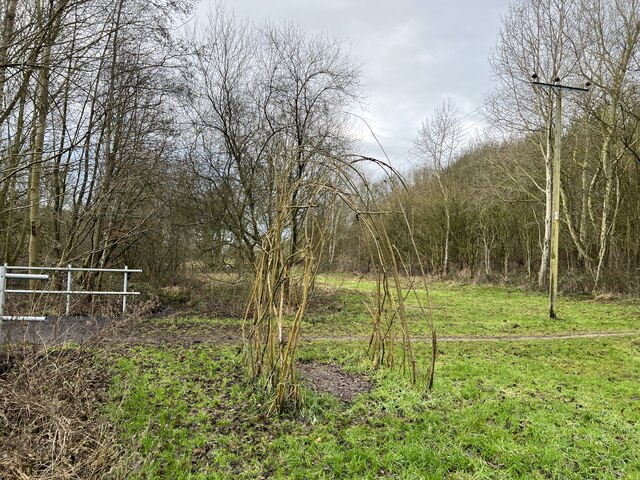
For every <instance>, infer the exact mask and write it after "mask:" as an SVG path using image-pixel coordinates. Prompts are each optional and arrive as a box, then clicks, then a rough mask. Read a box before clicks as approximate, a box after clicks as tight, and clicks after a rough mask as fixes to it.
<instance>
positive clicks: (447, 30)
mask: <svg viewBox="0 0 640 480" xmlns="http://www.w3.org/2000/svg"><path fill="white" fill-rule="evenodd" d="M208 3H210V4H213V3H214V1H213V0H203V3H202V4H201V5H200V12H205V11H206V10H207V8H208ZM508 3H509V2H508V0H474V1H473V2H471V1H469V0H449V1H448V2H442V1H436V0H422V1H420V0H393V1H391V0H375V1H371V0H369V1H366V0H323V1H321V2H312V1H310V0H270V1H268V2H263V1H258V0H233V2H231V3H228V6H229V8H232V9H233V10H234V11H235V13H236V15H238V16H239V17H241V18H249V19H250V20H252V21H255V22H258V23H259V22H263V21H265V20H271V21H275V22H278V21H282V20H286V21H294V22H296V23H299V24H300V25H301V26H302V27H303V28H305V29H307V30H309V31H310V32H312V33H321V32H322V33H326V34H328V35H330V36H333V37H337V38H340V39H342V40H344V41H345V48H346V49H347V50H348V51H350V53H351V55H352V56H353V58H354V61H356V62H357V63H360V64H362V65H363V75H364V78H363V84H364V93H365V95H366V96H367V99H366V107H365V108H364V109H359V110H357V111H356V112H355V113H357V114H358V115H360V116H362V117H363V118H364V119H365V120H366V121H367V122H368V123H369V125H370V126H371V128H372V129H373V130H374V132H375V133H376V136H377V137H378V139H379V140H380V142H381V143H382V144H383V146H384V147H385V150H386V151H387V153H388V154H389V157H391V159H392V161H394V162H396V163H397V164H398V165H400V164H404V165H409V164H410V163H411V158H410V155H409V154H408V151H409V150H410V149H411V146H412V143H413V139H414V138H415V136H416V134H417V130H418V128H419V126H420V124H421V122H422V120H424V118H426V117H427V116H428V115H430V114H431V113H432V112H433V110H434V109H435V107H436V106H437V105H438V104H440V103H441V102H442V101H443V100H445V99H446V98H447V97H451V98H453V99H454V101H455V102H456V104H457V106H458V110H459V112H460V114H461V115H467V114H469V112H473V111H474V109H477V107H479V106H481V104H482V102H483V97H484V94H485V93H486V92H487V91H488V90H489V87H490V84H491V72H490V68H489V63H488V57H489V54H490V50H491V48H492V47H493V46H494V45H495V42H496V38H497V34H498V30H499V28H500V15H501V13H503V12H506V9H507V7H508ZM478 119H479V116H478V114H473V115H469V116H468V117H467V118H466V119H465V128H467V130H468V131H473V130H475V129H477V128H478ZM354 131H355V132H357V135H358V136H359V137H360V138H361V141H362V146H363V147H362V148H363V153H364V154H367V155H374V156H378V157H381V156H382V155H381V152H380V149H379V147H378V146H377V145H376V142H375V140H374V139H373V138H372V137H371V135H370V133H369V131H368V128H366V126H363V127H358V126H357V122H356V126H354Z"/></svg>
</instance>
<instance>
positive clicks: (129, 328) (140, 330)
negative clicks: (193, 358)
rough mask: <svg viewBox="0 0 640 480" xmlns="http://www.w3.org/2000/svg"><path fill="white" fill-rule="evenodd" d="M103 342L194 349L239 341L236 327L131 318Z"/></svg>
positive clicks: (184, 321) (115, 326)
mask: <svg viewBox="0 0 640 480" xmlns="http://www.w3.org/2000/svg"><path fill="white" fill-rule="evenodd" d="M105 340H108V341H114V342H117V343H127V344H146V345H185V346H189V345H195V344H198V343H214V344H235V343H240V342H241V341H242V329H241V326H240V325H237V324H207V323H204V322H193V321H189V320H188V319H180V318H177V319H175V320H174V321H172V322H167V319H166V318H162V317H146V318H133V319H128V320H125V321H122V322H119V323H117V324H115V325H114V327H113V328H112V329H110V331H109V332H108V336H106V337H105Z"/></svg>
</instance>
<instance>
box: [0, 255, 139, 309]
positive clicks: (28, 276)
mask: <svg viewBox="0 0 640 480" xmlns="http://www.w3.org/2000/svg"><path fill="white" fill-rule="evenodd" d="M16 270H18V271H23V272H33V271H40V272H67V284H66V289H65V290H45V289H40V290H36V289H33V290H24V289H11V288H7V280H11V279H21V280H37V281H43V280H44V281H46V280H49V275H48V274H37V273H10V271H16ZM72 272H108V273H122V274H123V281H122V290H120V291H113V292H110V291H91V290H72V280H73V279H72V275H71V273H72ZM141 272H142V270H136V269H131V268H129V267H127V266H125V267H124V268H84V267H72V266H71V265H68V266H66V267H26V266H15V265H7V264H6V263H5V264H4V265H2V266H0V321H1V320H26V321H44V320H45V319H46V317H38V316H7V315H4V304H5V300H6V294H7V293H10V294H39V295H66V308H65V315H69V313H70V311H71V297H72V296H73V295H118V296H122V313H125V312H126V310H127V297H129V296H130V295H140V292H134V291H130V290H128V286H129V275H130V274H132V273H141Z"/></svg>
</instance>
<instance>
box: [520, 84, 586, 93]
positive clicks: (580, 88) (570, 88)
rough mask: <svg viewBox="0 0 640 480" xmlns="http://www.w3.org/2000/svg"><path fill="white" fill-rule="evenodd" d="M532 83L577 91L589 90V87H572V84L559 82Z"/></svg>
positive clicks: (535, 85)
mask: <svg viewBox="0 0 640 480" xmlns="http://www.w3.org/2000/svg"><path fill="white" fill-rule="evenodd" d="M531 85H533V86H534V87H548V88H558V89H560V90H573V91H577V92H588V91H589V89H588V88H584V87H572V86H570V85H561V84H559V83H546V82H531Z"/></svg>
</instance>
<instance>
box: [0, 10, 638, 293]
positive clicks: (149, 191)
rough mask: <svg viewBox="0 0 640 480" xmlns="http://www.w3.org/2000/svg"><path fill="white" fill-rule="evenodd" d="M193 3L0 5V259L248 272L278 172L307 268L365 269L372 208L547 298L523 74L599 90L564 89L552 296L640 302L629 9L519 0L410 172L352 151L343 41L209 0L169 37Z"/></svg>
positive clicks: (532, 127)
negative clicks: (209, 6) (482, 65)
mask: <svg viewBox="0 0 640 480" xmlns="http://www.w3.org/2000/svg"><path fill="white" fill-rule="evenodd" d="M192 7H193V4H192V3H191V2H189V1H179V2H176V1H157V2H141V1H135V0H117V1H116V0H108V1H107V0H104V1H103V0H92V1H86V0H52V1H44V0H40V1H36V2H26V1H22V0H4V1H3V2H2V3H1V4H0V8H1V15H2V16H1V20H2V21H1V24H2V40H1V44H0V108H1V112H0V122H1V123H0V126H1V127H0V128H1V132H0V231H1V235H2V241H1V242H0V259H2V261H3V262H6V263H8V264H12V265H13V264H18V265H21V264H29V265H67V264H69V263H71V264H74V265H79V266H85V267H89V266H90V267H106V266H122V265H125V264H129V265H135V266H136V267H138V268H142V269H143V270H144V276H145V279H146V280H147V281H148V282H149V283H151V284H152V285H155V286H159V285H166V284H169V283H171V282H175V281H177V279H178V278H179V276H180V273H181V272H185V271H187V270H188V268H187V267H189V266H193V265H195V264H197V265H203V266H204V267H206V268H208V269H213V270H216V269H248V270H251V269H252V268H253V266H255V265H256V264H257V263H258V259H259V252H260V251H261V248H262V245H263V242H264V239H265V235H266V234H267V232H268V231H269V229H270V227H271V226H272V225H273V224H274V222H277V221H279V220H278V212H277V211H275V209H274V205H276V204H277V201H276V197H277V196H278V187H277V182H278V179H277V178H275V177H276V176H282V175H285V176H286V177H287V181H288V182H293V183H296V187H295V188H293V189H292V190H291V192H289V193H288V195H289V194H290V196H291V198H289V199H288V200H287V202H288V203H289V207H288V212H287V214H286V215H285V217H286V218H283V219H281V220H282V221H283V222H284V224H283V225H282V232H283V238H282V241H283V242H284V243H286V244H287V245H288V247H287V248H289V249H290V252H291V253H292V254H294V255H293V257H296V254H295V253H296V252H297V251H299V250H300V248H299V245H300V242H301V241H302V240H301V238H302V235H303V233H302V231H303V229H304V227H303V224H304V221H303V217H306V216H309V220H311V217H313V222H314V224H315V225H316V228H317V229H318V237H317V238H322V242H321V243H322V248H321V251H319V253H318V258H317V262H315V263H316V264H317V268H319V269H321V270H324V271H350V272H367V271H369V270H371V268H372V267H371V262H370V256H369V253H368V252H369V250H368V247H367V245H368V240H367V235H366V232H363V228H362V225H361V224H360V222H359V219H360V218H362V216H363V213H364V214H367V213H369V212H374V211H375V212H379V215H378V216H379V218H378V219H377V220H376V221H377V222H382V223H385V224H386V225H387V226H388V227H390V228H389V231H392V232H394V236H393V238H392V239H391V240H392V242H393V244H394V248H395V249H397V251H398V252H400V253H402V254H403V255H404V256H405V257H406V260H405V261H406V264H407V268H408V269H409V270H410V271H416V270H417V269H418V268H419V264H420V263H422V264H423V265H424V268H425V270H426V272H427V273H428V274H430V275H442V276H445V277H446V276H454V277H456V278H464V279H473V280H478V279H479V280H487V281H490V282H491V281H503V280H509V279H515V280H516V281H517V282H520V283H521V284H529V285H531V286H533V287H534V288H535V287H536V286H539V287H541V288H543V287H544V286H545V284H546V283H547V281H548V257H549V242H550V228H551V227H550V225H551V211H550V195H551V173H552V172H551V163H552V158H553V150H554V141H555V139H554V131H555V128H554V125H553V123H554V121H553V118H554V116H553V112H554V108H555V99H554V95H553V92H551V91H545V90H544V89H540V88H533V87H532V85H531V75H532V73H537V75H539V76H540V78H542V79H544V80H545V81H546V80H548V81H552V80H553V79H556V78H557V79H561V81H562V83H564V84H567V85H578V86H582V85H584V84H585V82H589V83H590V85H591V86H590V88H589V91H588V92H587V93H580V94H567V95H566V96H565V101H564V109H563V116H562V138H561V156H562V182H561V198H562V208H561V219H560V221H561V222H560V223H561V231H560V271H561V279H560V288H561V289H564V290H566V291H578V292H591V291H595V292H603V291H619V292H629V293H637V292H638V289H639V288H640V285H639V283H638V282H639V278H640V275H639V268H640V240H639V239H640V194H639V192H640V190H639V189H638V184H639V183H640V154H639V150H638V148H639V143H638V142H639V140H640V132H639V131H638V125H639V122H638V118H639V117H638V116H639V115H640V113H639V111H638V95H640V93H639V92H640V90H639V88H640V78H639V77H638V72H639V71H640V70H639V66H640V65H639V49H638V41H639V35H640V23H639V22H638V16H639V14H640V8H639V5H638V4H637V2H635V1H631V2H621V1H607V2H589V1H587V0H572V1H568V2H567V1H562V2H561V1H536V0H526V1H519V2H514V3H513V4H512V6H511V8H510V10H509V12H508V14H506V15H505V17H504V19H503V27H502V30H501V33H500V35H499V37H498V38H497V40H496V47H495V49H494V51H493V52H492V54H491V58H490V62H491V65H492V68H493V71H494V73H495V82H494V84H493V85H491V86H488V89H487V95H486V102H485V105H484V108H483V110H484V114H485V116H486V122H487V128H486V134H484V135H481V136H479V137H478V138H475V139H471V140H469V139H468V138H464V135H463V129H462V120H461V116H460V114H459V113H458V112H457V111H456V107H455V105H454V104H453V103H452V102H451V101H444V102H443V104H442V105H441V106H440V107H439V108H437V109H436V111H435V112H425V120H424V122H423V125H422V127H421V129H420V130H419V131H418V132H416V134H415V135H416V136H415V145H414V148H413V155H414V157H415V163H414V165H415V167H414V168H412V169H411V170H410V171H408V172H406V173H404V179H403V178H401V177H399V176H398V175H397V174H396V172H394V171H393V170H392V169H391V168H390V167H391V165H389V164H388V162H387V160H386V159H385V157H384V151H383V150H381V154H380V157H379V159H371V158H364V157H362V156H361V155H359V154H358V151H359V145H358V143H357V142H356V141H355V140H354V139H353V135H352V134H351V132H352V131H353V130H352V129H351V126H352V124H353V121H354V119H353V117H352V116H351V115H350V109H352V108H353V107H354V106H355V105H357V104H358V103H359V102H361V101H362V100H363V99H365V98H366V92H363V91H362V88H361V83H362V78H361V74H360V71H359V68H358V64H357V62H356V60H354V59H351V58H349V56H348V55H347V54H346V53H345V50H344V48H343V46H342V44H341V42H340V41H338V40H335V39H333V38H331V37H329V36H328V35H310V34H308V33H306V32H304V31H302V30H301V28H299V27H298V26H296V25H293V24H287V23H283V24H261V25H254V24H252V23H250V22H248V21H244V20H243V19H239V18H236V17H235V16H234V15H233V13H232V12H230V11H229V9H226V8H223V7H219V8H218V9H217V10H215V11H214V12H212V14H211V15H210V17H209V19H207V20H203V21H201V22H200V23H199V24H198V26H197V27H194V28H191V29H185V28H178V27H177V26H178V25H180V22H181V21H183V20H184V19H185V18H187V16H188V14H189V12H190V10H191V8H192ZM274 159H281V161H282V164H281V165H280V166H278V165H275V163H274ZM283 159H284V160H283ZM284 163H286V164H287V165H284ZM274 165H275V166H274ZM319 183H322V184H323V185H324V187H322V188H321V189H320V190H318V185H319ZM350 190H355V191H356V192H367V193H366V194H362V195H360V198H359V199H357V200H353V197H352V196H351V194H352V193H353V192H351V191H350ZM365 197H366V198H365ZM309 209H311V210H312V212H309V211H308V210H309ZM400 211H402V212H404V213H405V214H406V215H407V217H408V218H409V219H410V225H409V228H404V225H403V224H404V220H403V219H402V215H399V214H398V212H400ZM398 225H403V228H398ZM365 230H366V229H365ZM405 232H408V233H405ZM410 236H412V237H413V238H414V241H415V247H416V249H415V252H414V248H413V246H412V244H411V241H410V240H409V237H410ZM290 261H291V262H293V263H300V262H301V258H300V257H299V256H298V258H291V259H290ZM95 280H96V279H91V278H87V279H86V281H88V282H90V281H95Z"/></svg>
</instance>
